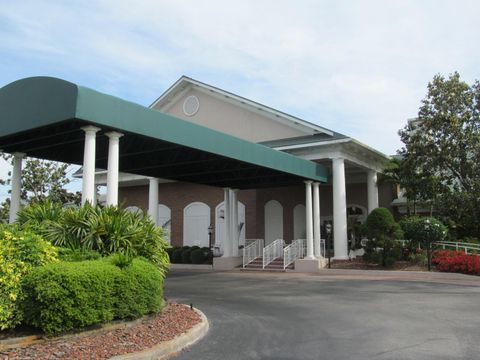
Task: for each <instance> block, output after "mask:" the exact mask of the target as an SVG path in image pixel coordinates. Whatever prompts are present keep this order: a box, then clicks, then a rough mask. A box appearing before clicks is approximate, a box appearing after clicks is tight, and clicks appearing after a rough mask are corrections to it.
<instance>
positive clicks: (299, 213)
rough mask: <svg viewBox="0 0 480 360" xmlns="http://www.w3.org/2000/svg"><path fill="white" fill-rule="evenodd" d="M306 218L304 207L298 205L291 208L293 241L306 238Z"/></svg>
mask: <svg viewBox="0 0 480 360" xmlns="http://www.w3.org/2000/svg"><path fill="white" fill-rule="evenodd" d="M306 218H307V217H306V208H305V205H303V204H298V205H297V206H295V207H294V208H293V240H295V239H305V238H306V236H307V230H306V224H307V223H306Z"/></svg>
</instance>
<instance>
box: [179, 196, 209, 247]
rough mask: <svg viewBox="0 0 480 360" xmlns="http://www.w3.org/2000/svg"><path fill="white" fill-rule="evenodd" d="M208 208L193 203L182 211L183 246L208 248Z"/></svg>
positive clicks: (199, 203) (205, 205)
mask: <svg viewBox="0 0 480 360" xmlns="http://www.w3.org/2000/svg"><path fill="white" fill-rule="evenodd" d="M209 226H210V207H209V206H208V205H207V204H204V203H202V202H194V203H191V204H189V205H187V206H186V207H185V209H183V245H188V246H193V245H197V246H200V247H204V246H207V247H208V227H209Z"/></svg>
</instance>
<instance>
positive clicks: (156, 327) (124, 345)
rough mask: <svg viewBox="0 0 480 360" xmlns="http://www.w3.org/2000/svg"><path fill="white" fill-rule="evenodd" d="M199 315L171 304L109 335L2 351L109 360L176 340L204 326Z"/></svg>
mask: <svg viewBox="0 0 480 360" xmlns="http://www.w3.org/2000/svg"><path fill="white" fill-rule="evenodd" d="M200 320H201V318H200V315H198V314H197V313H196V312H195V311H193V310H191V309H190V308H189V307H187V306H185V305H180V304H176V303H169V304H168V305H167V306H166V307H165V308H164V309H163V310H162V312H161V313H159V314H157V315H155V316H152V317H148V318H146V319H145V320H143V321H142V322H141V323H139V324H136V325H133V326H131V327H129V328H126V329H118V330H111V331H106V332H105V333H95V334H91V335H85V336H81V335H80V334H79V336H76V337H73V338H68V339H63V340H62V339H61V338H56V339H52V340H49V341H47V342H44V343H40V344H35V345H28V346H25V347H21V348H14V349H8V350H4V351H1V350H0V359H5V360H6V359H38V360H41V359H108V358H110V357H113V356H116V355H122V354H127V353H132V352H138V351H142V350H146V349H149V348H151V347H153V346H155V345H157V344H158V343H160V342H162V341H168V340H172V339H174V338H175V337H176V336H178V335H181V334H182V333H185V332H186V331H187V330H189V329H190V328H192V327H193V326H194V325H196V324H198V323H199V322H200Z"/></svg>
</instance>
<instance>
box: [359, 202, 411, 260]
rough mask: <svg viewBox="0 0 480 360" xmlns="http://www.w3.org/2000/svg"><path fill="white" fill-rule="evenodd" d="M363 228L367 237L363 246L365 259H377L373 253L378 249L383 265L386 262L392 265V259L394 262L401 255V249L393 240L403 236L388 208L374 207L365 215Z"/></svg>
mask: <svg viewBox="0 0 480 360" xmlns="http://www.w3.org/2000/svg"><path fill="white" fill-rule="evenodd" d="M365 230H366V233H367V235H368V238H369V241H368V242H367V245H366V247H365V253H366V255H367V256H366V257H365V259H366V260H367V261H369V260H370V261H372V262H374V261H373V260H377V259H378V258H379V257H377V256H376V255H373V253H377V252H378V250H380V251H381V256H380V259H381V263H382V265H383V266H387V262H388V265H390V266H393V264H391V262H392V260H393V262H395V260H396V259H400V258H401V257H402V251H401V249H399V246H398V243H397V242H396V241H395V240H396V239H400V238H401V237H402V236H403V234H402V230H401V228H400V226H399V225H398V224H397V223H396V222H395V220H394V218H393V216H392V213H391V212H390V211H389V210H388V209H386V208H377V209H374V210H373V211H372V212H371V213H370V214H369V215H368V217H367V221H366V222H365Z"/></svg>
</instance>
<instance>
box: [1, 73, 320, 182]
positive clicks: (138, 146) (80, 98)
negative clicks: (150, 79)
mask: <svg viewBox="0 0 480 360" xmlns="http://www.w3.org/2000/svg"><path fill="white" fill-rule="evenodd" d="M88 124H91V125H95V126H98V127H100V128H101V129H102V131H101V132H100V133H99V135H98V136H97V151H96V161H97V162H96V167H97V168H104V169H106V168H107V154H108V138H107V137H106V136H105V135H104V134H105V132H108V131H111V130H116V131H119V132H122V133H124V134H125V136H124V137H122V138H121V140H120V171H123V172H129V173H134V174H139V175H145V176H154V177H159V178H165V179H172V180H179V181H186V182H193V183H199V184H206V185H212V186H220V187H234V188H239V189H248V188H260V187H272V186H284V185H292V184H296V183H301V182H302V181H304V180H306V179H309V180H314V181H321V182H326V181H327V170H326V168H325V167H323V166H322V165H319V164H317V163H315V162H312V161H308V160H304V159H301V158H298V157H296V156H293V155H290V154H287V153H284V152H281V151H277V150H273V149H270V148H268V147H266V146H263V145H259V144H255V143H252V142H249V141H246V140H242V139H239V138H237V137H234V136H231V135H227V134H224V133H222V132H219V131H216V130H212V129H210V128H207V127H204V126H201V125H198V124H194V123H192V122H189V121H186V120H182V119H178V118H176V117H173V116H170V115H167V114H164V113H162V112H159V111H157V110H154V109H150V108H147V107H144V106H141V105H138V104H134V103H131V102H128V101H125V100H122V99H119V98H116V97H114V96H110V95H106V94H103V93H100V92H97V91H94V90H91V89H88V88H85V87H82V86H78V85H76V84H73V83H70V82H67V81H64V80H61V79H56V78H50V77H33V78H27V79H22V80H18V81H16V82H13V83H11V84H9V85H6V86H5V87H3V88H1V89H0V149H2V150H3V151H5V152H8V153H13V152H23V153H26V154H27V155H28V156H33V157H38V158H42V159H48V160H55V161H62V162H67V163H73V164H82V162H83V142H84V132H83V131H82V130H81V129H80V127H81V126H84V125H88Z"/></svg>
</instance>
